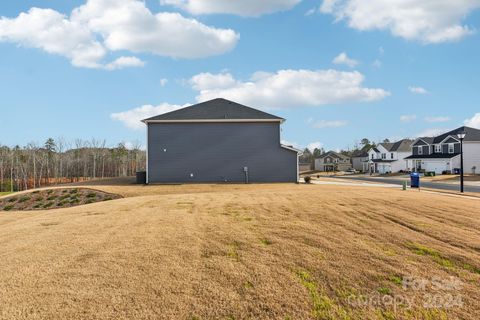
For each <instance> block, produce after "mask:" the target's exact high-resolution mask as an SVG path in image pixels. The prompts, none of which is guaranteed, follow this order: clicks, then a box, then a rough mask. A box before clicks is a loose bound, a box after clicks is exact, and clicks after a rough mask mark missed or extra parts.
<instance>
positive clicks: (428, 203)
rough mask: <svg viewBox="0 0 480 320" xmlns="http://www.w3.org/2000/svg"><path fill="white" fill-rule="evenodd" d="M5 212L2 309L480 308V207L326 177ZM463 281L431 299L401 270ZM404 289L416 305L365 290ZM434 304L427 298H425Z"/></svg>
mask: <svg viewBox="0 0 480 320" xmlns="http://www.w3.org/2000/svg"><path fill="white" fill-rule="evenodd" d="M98 188H99V189H101V190H104V191H106V192H112V193H119V194H122V195H124V196H129V198H124V199H120V200H116V201H109V202H103V203H96V204H91V205H88V206H80V207H75V208H68V209H58V210H55V211H54V212H46V211H36V212H31V213H18V214H0V243H2V251H1V257H2V258H1V259H0V270H2V272H1V273H0V292H3V293H2V294H0V306H2V309H1V310H0V318H2V317H3V318H15V319H447V318H465V319H468V318H470V317H471V315H474V314H480V302H479V301H478V299H477V297H478V291H479V289H480V287H479V280H480V274H479V268H480V263H479V261H480V253H479V248H480V219H479V208H480V205H479V204H480V202H479V201H477V200H470V199H459V198H453V197H447V196H441V195H435V194H425V193H421V192H409V191H408V192H402V191H400V190H391V189H379V188H375V189H369V188H364V187H336V186H319V185H259V186H235V185H232V186H224V185H218V186H212V185H204V186H150V187H140V186H138V187H137V186H120V185H118V186H98ZM405 277H414V278H418V279H432V277H438V279H450V277H453V278H454V279H458V280H459V281H461V282H462V284H463V285H462V287H461V288H460V289H458V290H457V291H448V292H447V291H445V292H443V291H442V292H440V293H442V294H448V293H454V294H460V295H461V297H462V299H463V306H461V307H452V308H447V309H443V308H427V307H425V306H424V305H423V302H424V299H426V298H425V295H426V294H427V295H428V294H437V293H438V291H434V290H432V289H431V288H429V287H427V288H426V289H425V291H423V290H420V291H416V290H404V289H403V288H402V281H403V280H402V279H404V278H405ZM377 296H379V297H384V296H391V297H394V296H402V297H408V298H409V299H412V301H414V303H413V305H412V306H411V308H408V306H407V305H397V306H395V307H393V306H392V305H388V304H387V305H385V304H373V303H372V304H368V305H366V306H359V305H354V304H352V301H359V299H361V298H363V297H377ZM427 299H428V297H427Z"/></svg>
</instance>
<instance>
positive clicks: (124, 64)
mask: <svg viewBox="0 0 480 320" xmlns="http://www.w3.org/2000/svg"><path fill="white" fill-rule="evenodd" d="M143 66H145V62H143V61H142V60H140V59H138V58H137V57H120V58H118V59H117V60H115V61H113V62H111V63H109V64H107V65H106V66H105V69H107V70H119V69H123V68H128V67H143Z"/></svg>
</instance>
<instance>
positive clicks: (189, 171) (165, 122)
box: [143, 99, 299, 183]
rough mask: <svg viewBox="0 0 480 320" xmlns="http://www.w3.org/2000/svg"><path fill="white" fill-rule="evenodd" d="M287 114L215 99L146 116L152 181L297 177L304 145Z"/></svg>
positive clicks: (286, 179) (288, 179)
mask: <svg viewBox="0 0 480 320" xmlns="http://www.w3.org/2000/svg"><path fill="white" fill-rule="evenodd" d="M284 121H285V119H282V118H279V117H277V116H274V115H271V114H268V113H265V112H262V111H260V110H256V109H253V108H250V107H247V106H244V105H241V104H238V103H235V102H232V101H228V100H225V99H215V100H211V101H207V102H203V103H199V104H197V105H194V106H191V107H187V108H183V109H180V110H176V111H172V112H169V113H165V114H162V115H159V116H156V117H153V118H149V119H146V120H143V122H144V123H145V124H146V125H147V183H218V182H234V183H248V182H297V181H298V155H299V150H296V149H294V148H292V147H288V146H284V145H282V144H281V143H280V124H282V123H283V122H284Z"/></svg>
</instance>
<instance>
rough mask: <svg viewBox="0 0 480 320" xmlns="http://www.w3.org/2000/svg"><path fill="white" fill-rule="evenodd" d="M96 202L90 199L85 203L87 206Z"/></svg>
mask: <svg viewBox="0 0 480 320" xmlns="http://www.w3.org/2000/svg"><path fill="white" fill-rule="evenodd" d="M94 202H95V200H94V199H88V200H87V201H85V204H90V203H94Z"/></svg>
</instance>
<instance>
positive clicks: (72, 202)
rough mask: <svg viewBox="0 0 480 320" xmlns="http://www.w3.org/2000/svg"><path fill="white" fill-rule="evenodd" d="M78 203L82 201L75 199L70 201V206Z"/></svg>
mask: <svg viewBox="0 0 480 320" xmlns="http://www.w3.org/2000/svg"><path fill="white" fill-rule="evenodd" d="M77 203H80V200H78V199H73V200H71V201H70V204H77Z"/></svg>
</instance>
